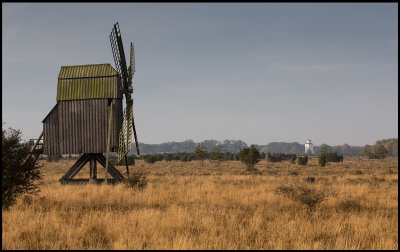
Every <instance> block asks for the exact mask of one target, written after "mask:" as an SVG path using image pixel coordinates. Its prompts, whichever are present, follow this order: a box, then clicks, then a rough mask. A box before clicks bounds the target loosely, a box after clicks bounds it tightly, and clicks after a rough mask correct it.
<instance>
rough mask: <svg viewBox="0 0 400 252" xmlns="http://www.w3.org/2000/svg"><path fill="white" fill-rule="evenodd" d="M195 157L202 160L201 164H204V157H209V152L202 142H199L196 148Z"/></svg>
mask: <svg viewBox="0 0 400 252" xmlns="http://www.w3.org/2000/svg"><path fill="white" fill-rule="evenodd" d="M194 157H195V158H196V160H200V161H201V162H200V166H203V165H204V159H206V158H207V157H208V152H207V151H206V150H205V149H204V148H203V146H201V144H198V145H197V146H196V147H195V148H194Z"/></svg>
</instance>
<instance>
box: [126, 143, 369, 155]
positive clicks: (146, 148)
mask: <svg viewBox="0 0 400 252" xmlns="http://www.w3.org/2000/svg"><path fill="white" fill-rule="evenodd" d="M197 144H200V145H201V146H202V148H204V149H205V150H206V151H208V152H210V151H212V149H213V148H214V147H216V146H220V147H221V148H222V149H221V150H222V151H224V152H230V153H238V152H239V151H240V149H242V148H247V147H248V144H247V143H245V142H243V141H241V140H224V141H217V140H205V141H203V142H200V143H195V142H194V141H193V140H186V141H183V142H168V143H162V144H145V143H140V150H141V153H142V154H152V153H178V152H181V153H183V152H186V153H190V152H193V151H194V148H195V146H196V145H197ZM255 146H256V148H257V149H258V150H259V151H260V152H264V153H267V152H270V153H292V154H303V153H304V151H305V148H304V144H300V143H298V142H293V143H285V142H271V143H269V144H267V145H257V144H255ZM321 146H323V145H321ZM321 146H314V153H315V154H317V155H318V154H320V153H321ZM362 148H363V147H362V146H350V145H348V144H346V143H345V144H343V145H338V146H329V150H330V151H332V152H334V151H336V152H337V153H338V154H344V155H361V150H362ZM130 154H136V151H135V150H133V149H132V151H131V152H130Z"/></svg>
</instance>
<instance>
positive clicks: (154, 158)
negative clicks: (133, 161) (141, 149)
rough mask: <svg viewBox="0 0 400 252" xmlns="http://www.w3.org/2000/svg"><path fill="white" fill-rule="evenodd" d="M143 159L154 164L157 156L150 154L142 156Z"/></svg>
mask: <svg viewBox="0 0 400 252" xmlns="http://www.w3.org/2000/svg"><path fill="white" fill-rule="evenodd" d="M144 161H145V162H146V163H149V164H154V163H155V162H156V161H157V158H156V156H154V155H151V154H150V155H146V156H144Z"/></svg>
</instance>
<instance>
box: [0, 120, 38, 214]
mask: <svg viewBox="0 0 400 252" xmlns="http://www.w3.org/2000/svg"><path fill="white" fill-rule="evenodd" d="M3 126H4V123H3ZM1 146H2V150H1V154H2V155H1V165H2V173H1V178H2V181H1V189H2V195H1V203H2V207H3V208H8V207H9V206H11V205H12V204H14V203H15V201H16V199H17V197H18V196H20V195H21V194H23V193H33V194H34V193H37V192H38V191H39V188H38V185H37V184H36V183H35V181H36V180H37V179H39V178H40V171H39V168H40V166H39V165H38V164H37V163H36V162H35V160H33V158H30V159H28V160H27V161H26V162H25V163H24V161H25V158H26V157H27V156H28V154H29V152H30V149H31V148H32V145H31V144H30V143H21V131H19V130H14V129H11V128H9V129H8V130H7V131H6V130H4V129H3V130H2V145H1Z"/></svg>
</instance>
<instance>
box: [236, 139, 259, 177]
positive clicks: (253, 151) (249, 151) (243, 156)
mask: <svg viewBox="0 0 400 252" xmlns="http://www.w3.org/2000/svg"><path fill="white" fill-rule="evenodd" d="M238 155H239V158H240V161H242V162H243V163H245V164H246V165H247V170H249V171H255V170H256V168H254V165H255V164H257V163H258V162H260V152H259V151H258V149H257V148H256V147H255V146H254V145H251V146H250V147H249V148H243V149H241V150H240V152H239V153H238Z"/></svg>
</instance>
